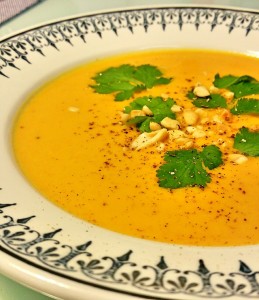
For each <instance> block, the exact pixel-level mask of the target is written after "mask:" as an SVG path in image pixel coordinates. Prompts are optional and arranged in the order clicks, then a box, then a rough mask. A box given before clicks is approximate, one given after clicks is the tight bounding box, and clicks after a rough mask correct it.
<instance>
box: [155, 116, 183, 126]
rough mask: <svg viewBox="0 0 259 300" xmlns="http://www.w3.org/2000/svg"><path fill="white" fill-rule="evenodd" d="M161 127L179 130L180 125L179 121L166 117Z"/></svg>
mask: <svg viewBox="0 0 259 300" xmlns="http://www.w3.org/2000/svg"><path fill="white" fill-rule="evenodd" d="M160 123H161V125H162V126H163V127H165V128H167V129H179V128H180V123H179V122H178V121H177V120H174V119H171V118H168V117H165V118H164V119H163V120H162V121H161V122H160Z"/></svg>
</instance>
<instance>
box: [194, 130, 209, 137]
mask: <svg viewBox="0 0 259 300" xmlns="http://www.w3.org/2000/svg"><path fill="white" fill-rule="evenodd" d="M205 136H206V132H205V131H204V130H202V129H198V128H196V130H195V131H194V132H193V133H192V137H193V138H202V137H205Z"/></svg>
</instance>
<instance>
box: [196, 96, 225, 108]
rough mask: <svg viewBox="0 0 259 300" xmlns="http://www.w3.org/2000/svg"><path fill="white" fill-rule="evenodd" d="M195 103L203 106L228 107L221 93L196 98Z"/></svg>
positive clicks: (197, 105)
mask: <svg viewBox="0 0 259 300" xmlns="http://www.w3.org/2000/svg"><path fill="white" fill-rule="evenodd" d="M193 104H194V105H195V106H196V107H203V108H218V107H221V108H227V101H226V99H225V98H224V97H222V96H221V95H219V94H211V95H210V96H209V97H207V98H196V99H194V100H193Z"/></svg>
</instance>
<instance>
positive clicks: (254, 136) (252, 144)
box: [234, 127, 259, 156]
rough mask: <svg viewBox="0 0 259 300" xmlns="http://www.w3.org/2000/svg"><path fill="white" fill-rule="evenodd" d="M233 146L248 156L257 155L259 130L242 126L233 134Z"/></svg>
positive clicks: (258, 151)
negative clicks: (251, 129)
mask: <svg viewBox="0 0 259 300" xmlns="http://www.w3.org/2000/svg"><path fill="white" fill-rule="evenodd" d="M234 148H235V149H237V150H239V151H240V152H242V153H244V154H247V155H249V156H259V132H256V131H250V130H249V129H248V128H246V127H242V128H241V129H240V130H239V132H238V133H237V134H236V136H235V139H234Z"/></svg>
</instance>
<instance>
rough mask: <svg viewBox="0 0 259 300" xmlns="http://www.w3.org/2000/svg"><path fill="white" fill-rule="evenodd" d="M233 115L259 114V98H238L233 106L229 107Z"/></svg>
mask: <svg viewBox="0 0 259 300" xmlns="http://www.w3.org/2000/svg"><path fill="white" fill-rule="evenodd" d="M230 112H231V113H232V114H233V115H242V114H259V100H258V99H251V98H240V99H238V100H237V101H236V103H235V105H234V107H232V108H231V109H230Z"/></svg>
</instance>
